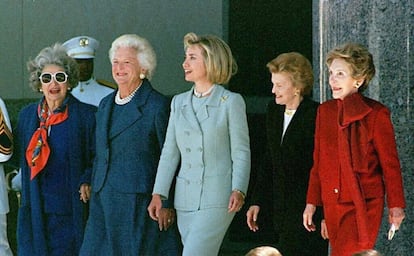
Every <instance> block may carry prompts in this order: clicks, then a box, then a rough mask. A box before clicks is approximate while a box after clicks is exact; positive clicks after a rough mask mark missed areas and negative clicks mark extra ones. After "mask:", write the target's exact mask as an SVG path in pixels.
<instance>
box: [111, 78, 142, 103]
mask: <svg viewBox="0 0 414 256" xmlns="http://www.w3.org/2000/svg"><path fill="white" fill-rule="evenodd" d="M141 85H142V81H141V83H140V84H139V85H138V87H137V88H135V89H134V90H133V91H132V92H131V93H130V94H129V95H128V96H126V97H125V98H123V99H122V98H121V95H120V94H119V89H118V91H117V92H116V95H115V103H116V104H118V105H125V104H127V103H128V102H130V101H131V100H132V98H133V97H134V96H135V93H136V92H137V91H138V89H139V88H140V87H141Z"/></svg>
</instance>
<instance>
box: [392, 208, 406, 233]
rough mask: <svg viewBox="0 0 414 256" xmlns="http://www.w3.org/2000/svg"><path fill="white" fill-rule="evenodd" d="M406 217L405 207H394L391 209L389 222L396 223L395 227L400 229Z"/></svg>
mask: <svg viewBox="0 0 414 256" xmlns="http://www.w3.org/2000/svg"><path fill="white" fill-rule="evenodd" d="M404 218H405V213H404V209H403V208H400V207H394V208H390V209H389V214H388V222H389V223H390V224H394V226H395V229H396V230H398V229H399V228H400V225H401V223H402V221H403V219H404Z"/></svg>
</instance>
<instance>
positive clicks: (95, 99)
mask: <svg viewBox="0 0 414 256" xmlns="http://www.w3.org/2000/svg"><path fill="white" fill-rule="evenodd" d="M113 91H114V89H112V88H109V87H106V86H104V85H100V84H99V83H98V82H96V80H95V79H93V78H91V79H89V80H88V81H85V82H79V83H78V86H76V87H75V88H73V89H72V91H71V93H72V95H73V96H75V98H77V99H78V100H80V101H81V102H84V103H88V104H91V105H94V106H98V105H99V102H101V100H102V98H103V97H105V96H106V95H108V94H110V93H111V92H113Z"/></svg>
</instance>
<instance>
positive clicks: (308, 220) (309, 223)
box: [303, 204, 316, 232]
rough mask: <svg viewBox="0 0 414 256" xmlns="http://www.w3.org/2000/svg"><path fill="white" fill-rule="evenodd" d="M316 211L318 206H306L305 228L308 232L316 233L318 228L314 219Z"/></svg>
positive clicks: (304, 212) (304, 215)
mask: <svg viewBox="0 0 414 256" xmlns="http://www.w3.org/2000/svg"><path fill="white" fill-rule="evenodd" d="M315 211H316V206H315V205H313V204H306V207H305V210H304V211H303V226H304V227H305V228H306V230H307V231H309V232H311V231H315V230H316V227H315V224H314V223H313V220H312V217H313V214H314V213H315Z"/></svg>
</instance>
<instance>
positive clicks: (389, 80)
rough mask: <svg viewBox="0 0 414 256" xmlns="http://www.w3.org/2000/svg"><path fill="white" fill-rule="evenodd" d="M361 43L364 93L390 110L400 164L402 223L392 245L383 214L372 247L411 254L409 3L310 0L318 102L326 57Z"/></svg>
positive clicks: (323, 91) (413, 82) (412, 24)
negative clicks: (367, 79)
mask: <svg viewBox="0 0 414 256" xmlns="http://www.w3.org/2000/svg"><path fill="white" fill-rule="evenodd" d="M349 41H353V42H358V43H361V44H363V45H366V46H367V47H368V48H369V50H370V52H371V53H372V54H373V56H374V61H375V66H376V71H377V74H376V75H375V78H374V79H373V81H372V82H371V84H370V86H369V88H368V89H367V91H366V92H365V94H366V96H368V97H371V98H373V99H376V100H378V101H380V102H382V103H383V104H385V105H386V106H388V107H389V109H390V110H391V112H392V121H393V124H394V128H395V133H396V139H397V144H398V151H399V156H400V161H401V165H402V172H403V179H404V186H405V193H406V194H405V195H406V200H407V208H406V219H405V220H404V222H403V225H402V227H401V230H400V231H399V232H398V233H397V234H396V236H395V237H394V239H393V240H392V241H388V240H387V239H386V233H387V230H388V227H389V224H388V221H387V218H386V216H388V211H387V208H385V211H384V213H385V214H384V218H383V224H382V227H381V230H380V234H379V236H378V240H377V245H376V249H377V250H379V251H380V252H382V253H383V254H384V255H407V256H408V255H413V254H414V253H413V248H414V174H413V172H414V140H413V137H414V117H413V114H414V112H413V110H414V104H413V97H414V0H367V1H359V0H313V65H314V69H315V74H316V78H317V86H315V91H314V95H315V98H316V99H319V100H320V101H321V102H323V101H325V100H327V99H329V98H330V97H331V93H330V90H329V87H328V86H329V85H328V80H327V78H328V77H327V69H326V66H325V56H326V53H327V52H328V51H329V50H330V49H332V48H333V47H335V46H337V45H340V44H342V43H345V42H349Z"/></svg>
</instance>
